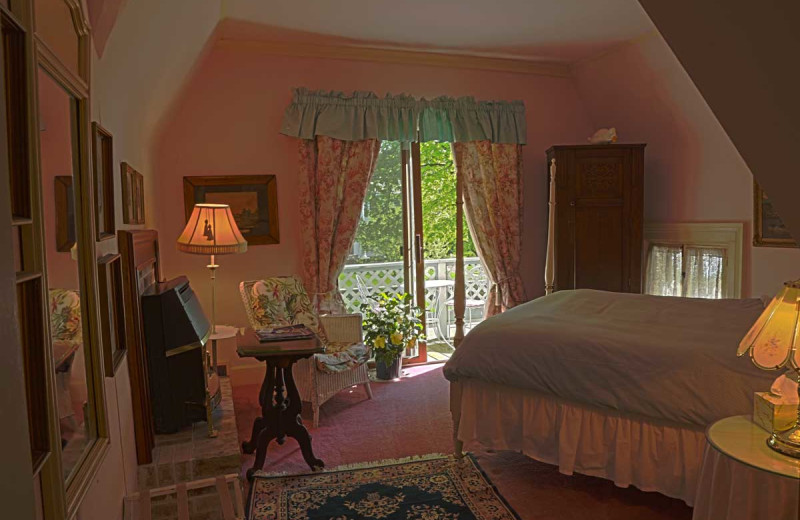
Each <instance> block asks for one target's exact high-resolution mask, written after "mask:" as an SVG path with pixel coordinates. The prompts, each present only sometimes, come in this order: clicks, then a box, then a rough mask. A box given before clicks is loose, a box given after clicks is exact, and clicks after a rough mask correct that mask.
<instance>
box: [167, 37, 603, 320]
mask: <svg viewBox="0 0 800 520" xmlns="http://www.w3.org/2000/svg"><path fill="white" fill-rule="evenodd" d="M297 86H305V87H308V88H311V89H326V90H341V91H345V92H349V91H353V90H371V91H374V92H376V93H378V95H383V94H384V93H386V92H392V93H401V92H404V93H408V94H412V95H414V96H425V97H434V96H440V95H448V96H464V95H472V96H475V97H476V98H479V99H501V100H513V99H522V100H523V101H524V102H525V105H526V107H527V113H528V145H527V146H526V147H525V152H524V164H525V174H524V175H525V178H524V183H525V188H524V190H525V191H524V197H525V201H526V204H525V208H526V210H525V215H524V228H525V229H524V243H523V261H522V266H521V268H522V271H523V277H524V279H525V282H526V286H527V288H528V290H529V292H530V296H536V295H539V294H542V293H543V290H542V288H543V282H542V277H543V272H544V245H545V233H546V204H545V201H546V198H547V191H546V189H547V185H546V172H545V159H544V150H545V149H546V148H547V147H548V146H550V145H552V144H555V143H574V142H580V141H582V140H583V139H585V137H586V136H587V135H589V134H590V133H591V132H590V129H591V125H590V124H589V121H588V118H587V117H586V115H585V113H584V110H583V105H582V103H581V101H580V99H579V98H578V95H577V93H576V90H575V88H574V87H573V83H572V81H571V80H570V79H569V78H553V77H543V76H533V75H522V74H511V73H494V72H484V71H474V70H454V69H442V68H433V67H426V66H409V65H396V64H386V63H370V62H358V61H347V60H333V59H315V58H295V57H291V58H290V57H280V56H274V55H270V54H267V53H264V52H262V51H260V50H259V49H258V48H257V46H252V45H247V46H243V45H241V44H235V43H231V42H226V43H225V44H223V45H217V46H215V47H214V48H213V49H212V50H211V52H210V53H209V55H208V56H206V57H205V59H204V61H203V62H202V63H201V64H200V65H199V66H198V67H197V69H196V71H195V73H194V75H193V77H192V78H191V79H190V80H189V82H188V84H187V86H186V88H185V90H184V92H183V93H182V95H181V96H180V97H179V99H178V101H177V102H176V105H175V106H174V107H173V108H172V110H171V111H170V114H169V117H168V118H166V119H165V122H164V126H163V127H162V131H161V132H160V134H159V136H158V139H157V140H156V148H155V154H154V164H155V168H154V172H153V173H154V176H155V177H156V179H157V181H158V190H157V192H156V200H155V201H154V204H155V205H157V207H158V211H157V219H156V221H155V222H154V223H153V227H155V228H156V229H158V230H159V233H160V239H161V244H162V246H161V247H162V256H163V259H164V267H165V275H166V276H168V277H172V276H176V275H178V274H187V275H188V276H189V277H190V279H191V281H192V285H193V287H194V289H195V291H197V292H198V294H199V295H200V297H201V301H202V302H203V303H204V305H205V306H206V308H208V305H209V297H210V290H209V288H208V287H209V281H208V280H209V275H208V272H207V270H206V269H205V268H204V266H205V265H206V263H207V259H206V258H204V257H197V256H192V255H187V254H184V253H179V252H177V251H176V249H175V245H174V241H175V239H177V237H178V235H179V234H180V232H181V230H182V228H183V225H184V223H185V220H184V214H183V194H182V178H183V176H189V175H235V174H274V175H276V176H277V183H278V199H279V202H278V203H279V211H280V223H281V230H280V233H281V243H280V244H278V245H270V246H252V247H250V249H249V250H248V252H247V253H246V254H243V255H233V256H226V257H221V258H219V260H220V261H219V263H220V264H221V268H220V269H219V270H218V274H217V277H218V279H217V287H218V289H217V315H218V321H219V322H220V323H223V322H224V323H230V324H244V323H245V321H246V318H245V315H244V312H243V308H242V304H241V301H240V299H239V296H238V289H237V286H238V282H239V281H241V280H245V279H252V278H256V277H259V278H261V277H267V276H276V275H281V274H293V273H299V272H300V269H301V256H300V242H299V237H298V234H299V227H298V212H297V200H298V188H297V181H296V175H297V161H296V145H295V141H294V140H293V139H290V138H287V137H285V136H282V135H280V134H278V129H279V127H280V124H281V120H282V117H283V111H284V109H285V108H286V106H287V104H288V103H289V101H290V98H291V89H292V87H297Z"/></svg>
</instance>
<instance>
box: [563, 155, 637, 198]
mask: <svg viewBox="0 0 800 520" xmlns="http://www.w3.org/2000/svg"><path fill="white" fill-rule="evenodd" d="M624 163H625V157H624V156H620V155H616V156H612V157H576V158H575V197H576V198H577V199H587V198H588V199H609V198H611V199H619V198H622V197H623V196H624V191H625V184H626V183H625V164H624Z"/></svg>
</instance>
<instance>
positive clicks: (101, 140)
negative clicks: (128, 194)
mask: <svg viewBox="0 0 800 520" xmlns="http://www.w3.org/2000/svg"><path fill="white" fill-rule="evenodd" d="M113 154H114V145H113V138H112V136H111V133H110V132H109V131H108V130H106V129H105V128H103V127H102V126H100V125H99V124H98V123H96V122H94V123H92V170H93V171H92V174H93V177H94V179H93V180H94V217H95V240H97V241H98V242H99V241H101V240H108V239H110V238H114V237H115V236H116V226H115V222H114V157H113Z"/></svg>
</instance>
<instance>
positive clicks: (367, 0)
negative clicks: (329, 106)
mask: <svg viewBox="0 0 800 520" xmlns="http://www.w3.org/2000/svg"><path fill="white" fill-rule="evenodd" d="M223 16H224V17H230V18H234V19H238V20H244V21H248V22H253V23H257V24H261V25H263V26H264V27H265V28H269V29H272V34H271V35H270V34H265V35H264V36H265V37H266V38H272V39H275V40H279V41H280V40H286V39H298V38H302V39H303V41H305V42H306V43H320V44H323V43H337V44H342V43H351V44H353V45H369V46H372V47H386V48H405V49H414V50H428V51H438V52H448V51H449V52H459V53H466V54H476V55H484V56H496V57H506V58H508V57H514V58H520V59H528V60H530V59H543V60H553V61H564V62H573V61H575V60H579V59H581V58H584V57H587V56H590V55H595V54H597V53H600V52H602V51H603V50H605V49H606V48H608V47H610V46H613V45H616V44H618V43H621V42H624V41H627V40H630V39H632V38H635V37H637V36H639V35H641V34H644V33H646V32H648V31H651V30H652V29H653V25H652V24H651V22H650V19H649V18H648V17H647V14H645V12H644V11H643V10H642V8H641V6H640V5H639V3H638V2H637V1H636V0H603V1H599V0H403V1H397V0H346V1H330V0H293V1H286V0H225V1H224V2H223Z"/></svg>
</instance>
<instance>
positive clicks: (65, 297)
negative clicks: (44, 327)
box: [49, 289, 83, 343]
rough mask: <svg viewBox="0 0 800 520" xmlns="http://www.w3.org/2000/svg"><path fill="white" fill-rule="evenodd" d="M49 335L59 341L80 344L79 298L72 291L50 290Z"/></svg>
mask: <svg viewBox="0 0 800 520" xmlns="http://www.w3.org/2000/svg"><path fill="white" fill-rule="evenodd" d="M49 296H50V334H51V335H52V337H53V339H55V340H59V341H67V342H76V343H81V342H82V341H83V331H82V330H81V298H80V296H79V295H78V291H74V290H72V289H50V295H49Z"/></svg>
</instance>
